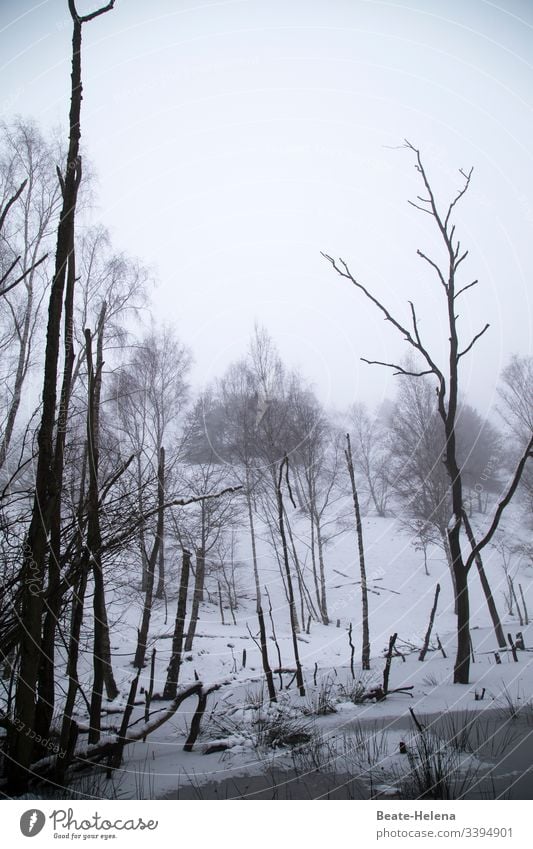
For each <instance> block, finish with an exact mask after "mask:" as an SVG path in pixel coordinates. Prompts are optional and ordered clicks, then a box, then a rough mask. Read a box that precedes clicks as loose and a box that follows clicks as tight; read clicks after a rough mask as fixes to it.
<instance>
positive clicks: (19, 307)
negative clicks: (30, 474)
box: [0, 119, 61, 469]
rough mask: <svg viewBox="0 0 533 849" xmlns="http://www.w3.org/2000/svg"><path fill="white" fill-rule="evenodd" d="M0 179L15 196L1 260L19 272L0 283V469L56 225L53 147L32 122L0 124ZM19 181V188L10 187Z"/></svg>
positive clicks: (0, 234)
mask: <svg viewBox="0 0 533 849" xmlns="http://www.w3.org/2000/svg"><path fill="white" fill-rule="evenodd" d="M0 145H1V150H2V154H1V159H0V183H1V189H2V192H3V194H4V195H5V194H6V192H7V193H11V194H12V196H13V197H16V200H15V201H14V203H13V204H12V206H11V207H10V210H9V218H8V219H7V221H6V222H5V223H4V226H3V228H2V230H1V231H0V256H1V259H2V266H6V267H7V268H8V269H10V268H11V267H12V266H13V264H14V273H15V275H16V276H17V278H20V280H19V282H20V285H19V286H17V288H16V289H15V288H14V286H12V287H11V288H12V291H9V290H7V289H5V288H4V290H3V292H2V294H3V295H4V298H3V300H2V302H1V304H0V307H1V313H0V315H1V317H2V318H3V320H4V321H5V323H6V325H7V327H6V330H7V332H8V334H9V340H10V344H9V347H8V351H7V352H6V355H4V356H3V357H2V371H3V374H2V378H3V382H4V392H5V395H4V399H5V408H4V410H3V416H4V419H3V426H2V431H1V438H0V469H1V468H2V467H3V466H4V464H5V462H6V459H7V456H8V452H9V447H10V445H11V440H12V438H13V433H14V429H15V423H16V419H17V414H18V412H19V408H20V401H21V398H22V391H23V388H24V385H25V383H26V379H27V377H28V374H29V373H30V371H31V365H32V355H33V353H34V349H35V347H36V344H37V343H38V341H39V340H40V333H39V319H40V317H41V315H42V309H41V307H42V302H43V299H44V297H45V294H46V291H47V285H48V279H49V278H48V272H49V265H48V262H46V261H44V262H39V260H40V259H41V258H42V257H43V256H44V255H45V251H48V250H49V248H50V246H51V236H52V234H53V232H54V228H57V214H58V212H59V207H60V203H61V189H60V186H59V183H58V180H57V176H56V171H55V162H54V157H55V151H54V150H53V147H52V145H51V144H50V143H49V142H47V141H46V140H45V139H44V138H43V136H42V135H41V133H40V132H39V130H38V129H37V127H36V126H35V124H33V123H31V122H28V121H22V120H21V119H17V120H16V121H14V122H13V123H12V124H11V125H9V124H6V123H3V124H2V125H1V126H0ZM23 184H24V190H23V191H22V192H20V193H18V192H17V191H16V187H17V186H22V185H23Z"/></svg>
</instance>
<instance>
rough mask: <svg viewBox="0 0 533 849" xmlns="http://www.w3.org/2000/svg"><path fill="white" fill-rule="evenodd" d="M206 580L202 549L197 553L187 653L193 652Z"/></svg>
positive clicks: (186, 640) (186, 642) (186, 644)
mask: <svg viewBox="0 0 533 849" xmlns="http://www.w3.org/2000/svg"><path fill="white" fill-rule="evenodd" d="M204 580H205V554H204V551H203V549H202V548H199V549H197V551H196V575H195V576H194V593H193V597H192V608H191V618H190V621H189V627H188V629H187V636H186V638H185V651H191V649H192V643H193V640H194V636H195V634H196V626H197V624H198V619H199V618H200V617H199V614H200V601H201V599H202V596H203V591H204Z"/></svg>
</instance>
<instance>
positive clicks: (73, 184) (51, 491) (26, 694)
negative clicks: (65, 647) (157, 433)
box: [6, 0, 114, 793]
mask: <svg viewBox="0 0 533 849" xmlns="http://www.w3.org/2000/svg"><path fill="white" fill-rule="evenodd" d="M113 3H114V0H111V2H110V3H108V4H107V5H106V6H104V7H102V8H101V9H98V10H97V11H96V12H93V13H91V14H89V15H84V16H80V15H78V13H77V11H76V7H75V0H68V6H69V11H70V14H71V17H72V23H73V31H72V75H71V79H72V85H71V95H70V113H69V148H68V154H67V165H66V170H65V174H64V177H62V192H63V206H62V211H61V217H60V221H59V226H58V231H57V246H56V259H55V270H54V277H53V280H52V286H51V290H50V300H49V308H48V326H47V331H46V347H45V359H44V380H43V392H42V411H41V422H40V426H39V433H38V436H37V445H38V454H37V467H36V472H35V489H34V499H33V508H32V517H31V522H30V527H29V530H28V535H27V538H26V541H25V543H24V549H23V562H22V571H21V617H22V621H23V623H24V628H23V629H22V639H21V645H20V670H19V678H18V684H17V692H16V699H15V713H16V715H17V718H18V727H17V728H16V729H13V730H12V731H11V732H10V739H9V743H8V752H9V757H8V759H7V769H6V772H7V778H8V783H9V790H10V792H12V793H20V792H22V791H23V790H24V789H25V788H26V786H27V783H28V778H29V773H28V769H29V766H30V764H31V760H32V754H33V745H34V744H33V739H32V734H33V732H34V731H35V717H36V701H35V690H36V687H37V678H38V674H39V667H40V663H41V619H42V611H43V585H44V574H45V568H46V558H47V554H48V535H49V532H50V523H51V519H52V514H53V511H54V504H55V499H56V498H57V494H58V493H57V489H58V485H59V484H60V482H59V481H57V480H56V478H55V475H54V474H53V471H54V469H53V462H54V451H53V435H54V424H55V417H56V401H57V396H56V384H57V373H58V359H59V344H60V335H61V317H62V312H63V292H64V288H65V278H66V273H67V266H68V259H69V254H70V251H71V248H72V245H73V232H74V215H75V211H76V201H77V194H78V188H79V184H80V178H81V170H80V158H79V142H80V135H81V132H80V115H81V100H82V82H81V40H82V25H83V24H84V23H86V22H87V21H89V20H92V19H93V18H95V17H97V16H98V15H100V14H103V13H104V12H107V11H108V10H109V9H112V8H113Z"/></svg>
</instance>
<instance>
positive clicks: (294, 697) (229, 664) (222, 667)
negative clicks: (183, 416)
mask: <svg viewBox="0 0 533 849" xmlns="http://www.w3.org/2000/svg"><path fill="white" fill-rule="evenodd" d="M292 520H293V526H294V531H295V534H296V535H297V536H299V537H301V539H302V540H303V539H304V537H305V534H306V525H305V519H304V518H303V517H297V516H296V514H295V515H294V517H293V519H292ZM474 521H475V522H476V524H477V526H478V528H479V529H481V528H482V526H483V522H484V521H487V518H486V517H483V516H480V517H478V518H477V519H476V518H475V517H474ZM518 521H519V514H518V510H517V509H514V510H511V511H510V512H509V514H508V516H507V517H506V524H507V527H508V529H512V528H513V525H514V524H515V523H517V522H518ZM364 538H365V549H366V564H367V574H368V585H369V589H370V595H369V607H370V639H371V671H370V672H364V673H361V670H360V665H359V661H360V652H361V591H360V584H359V583H358V581H359V563H358V557H357V544H356V538H355V534H354V533H351V532H347V533H344V534H342V535H340V536H338V537H336V538H335V539H334V541H333V542H332V543H331V545H330V546H329V547H328V548H327V550H326V573H327V581H328V588H327V593H328V608H329V616H330V620H331V624H330V625H328V626H325V625H323V624H318V623H317V622H314V621H313V622H311V625H310V629H309V633H307V632H306V629H305V627H304V628H302V630H301V633H300V634H299V637H298V646H299V650H300V659H301V663H302V666H303V670H304V677H305V686H306V691H307V693H306V696H305V697H301V696H299V695H298V692H297V690H296V686H295V682H294V681H292V683H291V678H292V676H291V675H290V674H283V676H282V678H283V685H284V689H283V690H282V691H280V692H279V704H278V705H277V706H270V707H269V705H268V700H267V698H266V695H265V692H264V690H265V689H266V688H263V674H262V667H261V661H260V655H259V651H258V648H257V646H256V644H255V643H254V641H253V639H252V637H251V636H250V631H251V633H252V634H253V635H254V636H256V635H257V632H258V625H257V618H256V614H255V603H254V595H253V573H252V566H251V561H250V557H251V552H250V551H249V544H248V538H247V535H246V533H245V531H244V530H243V531H242V532H241V534H240V541H239V547H238V552H237V555H238V558H239V560H240V561H241V564H242V565H241V566H240V568H239V585H240V587H241V592H242V594H243V595H244V598H243V600H242V601H241V604H240V606H239V608H238V610H236V611H235V615H236V620H237V624H236V625H235V624H233V623H232V622H231V616H230V613H229V611H225V620H226V624H225V625H223V624H222V623H221V617H220V611H219V608H218V604H216V603H215V596H214V595H213V603H209V602H204V603H203V604H202V605H201V611H200V621H199V623H198V628H197V633H196V637H195V641H194V646H193V650H192V651H191V652H190V653H188V654H186V655H185V661H184V663H183V665H182V667H181V671H180V685H182V684H186V683H188V682H193V681H194V680H195V673H196V674H197V675H198V677H199V678H200V680H201V681H202V682H204V684H211V683H217V682H224V684H223V686H222V687H221V688H220V689H219V690H218V691H217V692H215V693H213V694H212V695H211V696H210V697H209V703H208V708H207V712H206V715H205V718H204V723H203V726H202V732H201V735H200V737H199V739H198V741H197V743H196V745H195V747H194V751H193V752H184V751H183V744H184V741H185V737H186V733H187V728H188V725H189V723H190V720H191V715H192V712H193V711H194V709H195V707H196V699H195V698H191V699H189V700H188V701H186V702H185V703H184V704H183V705H182V706H181V707H180V709H179V710H178V712H177V713H176V714H175V715H174V717H173V718H172V719H171V720H169V721H168V722H166V723H165V724H164V725H163V726H162V727H161V728H160V729H159V730H158V731H157V732H155V733H154V734H152V735H150V737H149V738H148V740H147V741H146V742H145V743H142V742H139V743H135V744H132V745H130V746H128V747H127V748H126V750H125V753H124V763H123V766H122V767H121V769H120V770H119V771H117V773H116V774H115V777H114V784H115V790H112V788H111V784H109V783H108V784H107V785H106V782H105V781H103V783H101V784H100V785H99V786H98V789H94V788H92V789H89V788H87V789H86V792H87V793H89V794H93V793H94V794H97V793H98V794H102V795H104V794H107V793H108V792H109V794H111V793H112V792H116V793H117V794H118V795H119V796H121V797H123V796H125V797H133V798H143V797H157V798H162V797H165V796H171V797H176V795H179V788H184V787H188V788H189V791H188V792H189V793H190V792H191V788H193V791H192V792H194V788H197V790H198V795H199V796H201V795H202V790H201V788H202V787H203V786H204V785H206V783H207V782H210V783H212V782H223V781H228V779H235V778H236V777H237V776H243V775H248V776H252V777H253V776H257V775H265V770H267V771H268V770H272V769H273V768H279V769H288V768H289V767H291V768H293V769H296V770H298V769H301V770H303V771H304V772H305V769H306V764H307V765H309V757H310V754H309V750H310V748H311V749H314V751H315V757H318V758H320V757H324V752H327V753H329V754H328V757H329V758H330V759H332V760H333V761H334V762H335V764H334V765H335V772H337V773H339V774H341V773H342V774H345V773H346V772H351V774H353V773H354V770H355V771H358V770H362V771H363V772H364V770H363V769H362V766H361V756H360V755H358V756H357V757H355V759H354V757H353V749H354V747H353V740H354V739H356V738H357V735H358V734H360V733H361V732H360V730H361V728H364V729H366V730H367V732H368V733H370V736H371V737H372V730H373V731H374V732H375V731H376V723H378V725H379V734H378V735H376V734H374V737H375V740H376V741H377V740H378V737H379V738H380V741H381V742H379V744H378V743H372V746H373V747H374V750H375V751H374V755H373V756H372V757H371V758H370V760H371V761H372V762H373V763H374V764H377V765H378V767H377V769H378V772H377V774H378V776H379V770H380V769H381V770H382V772H384V773H385V772H386V773H387V774H390V773H391V769H392V772H394V770H395V769H396V767H397V763H398V762H399V763H400V764H401V763H404V762H405V758H403V761H402V758H401V756H400V757H399V756H398V752H399V743H400V741H401V740H402V741H407V740H408V739H409V740H411V743H410V744H409V745H414V742H413V741H414V738H413V737H412V732H413V731H414V730H415V729H414V725H413V723H412V721H411V719H410V714H409V708H412V709H413V710H414V712H415V715H416V716H417V717H425V718H426V719H425V720H424V721H428V720H427V716H428V715H436V716H440V715H443V714H450V713H451V712H464V711H472V712H473V711H486V710H487V709H491V708H497V709H499V710H501V711H502V713H501V714H500V715H501V716H502V717H505V716H507V718H509V717H510V715H511V713H512V711H513V710H515V712H516V709H518V708H519V707H520V706H522V707H523V709H524V710H526V709H528V710H529V709H530V707H531V701H532V698H533V664H532V659H533V653H530V652H529V651H528V650H526V651H519V652H518V663H515V662H514V661H513V659H512V656H511V652H510V651H503V652H501V663H500V664H497V663H496V659H495V656H494V652H495V651H496V650H497V643H496V640H495V637H494V633H493V630H492V627H491V624H490V618H489V614H488V610H487V606H486V602H485V599H484V597H483V593H482V590H481V585H480V581H479V577H478V574H477V570H476V568H475V566H474V567H473V568H472V571H471V573H470V581H469V585H470V594H471V627H472V648H473V653H474V658H475V662H473V663H472V664H471V673H470V681H471V683H470V684H469V685H454V684H453V683H452V681H453V661H454V655H455V646H456V637H455V627H456V619H455V615H454V609H453V596H452V585H451V579H450V573H449V569H448V566H447V564H446V561H445V559H444V556H443V553H442V552H441V551H440V550H439V549H437V548H434V549H432V550H431V551H430V552H429V558H428V569H429V573H430V574H429V575H427V574H425V570H424V565H423V557H422V555H421V553H420V552H418V551H415V549H414V548H413V546H412V544H411V541H410V540H409V538H408V536H407V535H406V534H405V532H403V531H402V530H401V528H400V526H399V524H398V523H397V522H396V521H395V520H394V519H383V518H377V517H373V516H368V517H366V518H365V519H364ZM297 545H299V549H300V555H301V558H302V562H304V561H305V556H306V555H305V545H304V544H303V542H300V543H299V544H298V543H297ZM259 556H260V562H259V568H260V575H261V582H262V584H263V585H266V586H268V590H269V593H270V596H271V599H272V606H273V617H274V622H275V628H276V633H277V640H278V644H279V647H280V652H281V659H282V666H283V667H289V668H293V667H294V656H293V650H292V642H291V635H290V628H289V610H288V606H287V601H286V598H285V593H284V589H283V583H282V579H281V576H280V571H279V568H278V564H277V562H276V560H275V557H274V555H273V552H272V549H271V548H270V546H269V545H268V544H267V542H266V540H262V541H260V544H259ZM309 560H310V558H309V556H307V561H306V563H307V565H306V575H307V579H308V580H307V582H308V585H309V588H310V589H312V580H311V579H310V575H309V569H310V566H309ZM484 564H485V568H486V572H487V576H488V578H489V581H490V583H491V586H492V589H493V593H494V596H495V600H496V604H497V606H498V609H499V612H500V614H501V617H502V622H503V627H504V631H505V634H506V635H507V633H510V634H511V635H512V637H513V639H514V638H515V635H516V633H517V631H522V632H523V635H524V641H525V646H526V649H528V647H529V646H531V647H532V652H533V627H531V626H525V627H520V625H519V622H518V618H517V614H516V610H515V611H514V615H513V616H510V615H509V613H508V612H506V605H505V603H504V592H505V591H506V590H507V579H506V576H505V574H504V571H503V569H502V565H501V552H499V551H498V550H497V548H495V547H490V548H488V549H487V550H486V553H485V557H484ZM511 573H512V574H513V576H514V581H515V585H516V586H518V583H520V585H521V587H522V590H523V593H524V596H525V599H526V604H527V606H528V608H529V610H530V611H531V612H532V613H533V581H532V578H533V568H532V565H531V564H530V563H528V562H527V560H525V559H520V558H519V557H517V556H516V557H515V558H514V559H512V560H511ZM437 583H440V586H441V593H440V597H439V602H438V609H437V614H436V617H435V623H434V627H433V634H432V639H431V643H430V651H429V653H428V654H427V657H426V659H425V661H424V662H420V661H419V660H418V652H419V649H420V646H421V645H422V642H423V638H424V634H425V632H426V629H427V626H428V620H429V614H430V611H431V607H432V604H433V599H434V594H435V588H436V585H437ZM133 584H134V580H133V581H132V587H133ZM176 589H177V587H176ZM175 596H176V594H175V593H173V592H172V590H171V589H170V588H169V590H168V599H167V602H168V604H167V608H166V610H165V605H164V604H163V603H161V602H158V603H157V606H156V607H155V609H154V613H153V618H152V623H151V628H150V649H149V651H148V654H147V657H149V655H150V651H151V648H152V647H155V648H156V651H157V655H156V675H155V686H154V692H156V693H157V692H162V689H163V686H164V682H165V677H166V667H167V664H168V661H169V658H170V651H171V636H172V631H173V623H174V616H175V607H176V597H175ZM297 599H298V595H297ZM265 606H266V608H267V610H268V605H265ZM110 609H111V618H113V617H115V618H118V617H119V619H120V621H119V623H118V624H116V625H115V626H114V627H113V629H112V650H113V664H114V671H115V675H116V678H117V682H118V683H119V686H120V689H121V693H122V694H123V695H122V696H121V697H119V698H118V699H117V700H116V701H115V702H114V703H113V708H115V707H118V706H120V705H121V704H124V701H125V699H126V696H127V693H128V689H129V682H130V681H131V679H132V677H133V675H134V670H133V668H132V666H131V660H132V659H133V652H134V649H135V642H136V636H137V627H138V624H139V620H140V613H141V596H140V593H138V592H136V591H135V590H134V589H131V590H130V591H128V592H126V593H125V591H124V589H122V590H121V591H120V592H118V593H117V595H116V597H115V600H114V603H113V604H112V605H111V608H110ZM298 611H300V607H299V599H298ZM165 615H166V620H165ZM228 622H230V623H231V624H228ZM350 623H352V625H353V642H354V644H355V647H356V650H355V677H356V680H361V681H362V682H363V685H364V687H367V688H370V687H371V686H373V685H375V684H379V683H381V681H382V677H383V668H384V654H385V651H386V648H387V645H388V641H389V637H390V636H391V635H392V634H393V633H397V634H398V639H397V649H398V650H399V651H400V652H401V654H402V655H403V657H402V656H399V655H398V656H395V657H394V658H393V661H392V667H391V674H390V683H389V687H390V688H391V689H396V688H399V687H402V686H406V687H412V688H413V689H412V690H411V691H410V695H408V694H402V693H396V694H395V693H391V694H390V695H389V696H388V697H387V698H386V700H384V701H380V702H376V701H365V702H364V703H362V704H354V703H353V701H351V700H350V698H349V691H350V690H351V689H353V679H352V675H351V672H350V646H349V640H348V627H349V625H350ZM266 625H267V633H268V634H269V636H270V634H271V632H272V628H271V623H270V620H269V617H268V615H267V619H266ZM305 625H307V622H306V623H305ZM436 635H438V636H439V638H440V640H441V643H442V646H443V648H444V651H445V653H446V655H447V657H446V658H444V657H443V655H442V653H441V652H440V651H439V650H437V648H436V642H435V640H436ZM244 649H245V650H246V665H245V666H243V650H244ZM269 654H270V660H271V665H272V666H273V667H274V668H275V667H277V666H278V659H277V651H276V648H275V645H274V643H273V641H272V640H269ZM83 656H84V657H85V658H86V662H89V661H90V652H89V651H87V652H86V653H85V654H84V655H83ZM85 671H86V674H87V681H89V680H90V669H89V668H88V667H87V669H86V670H85ZM148 678H149V665H148V666H147V667H146V669H145V670H144V672H143V674H142V675H141V680H140V685H141V686H143V687H147V686H148ZM275 681H276V686H277V687H278V689H279V684H280V678H279V675H276V676H275ZM289 683H290V687H289V689H286V687H287V685H288V684H289ZM262 691H263V692H262ZM482 691H484V693H483V699H481V698H477V696H479V695H480V694H481V693H482ZM261 693H262V696H263V698H264V702H263V704H262V706H261V701H262V698H261ZM321 694H322V695H321ZM138 698H139V700H140V701H142V699H143V696H142V694H141V695H140V696H138ZM321 698H322V700H323V701H324V702H327V703H328V704H331V705H332V706H333V708H334V710H335V712H331V713H328V712H326V713H325V714H324V715H322V714H321V713H320V711H318V714H320V715H317V706H318V704H319V701H320V699H321ZM121 699H122V702H121ZM163 705H164V703H163ZM163 705H162V704H161V702H157V701H154V702H153V703H152V708H151V709H152V712H154V711H156V710H159V709H161V707H163ZM503 711H506V712H507V713H506V714H504V713H503ZM280 714H281V716H282V717H283V723H282V724H283V727H284V729H285V731H286V730H287V727H288V728H289V731H290V730H291V729H292V730H293V731H294V733H295V734H297V733H303V734H304V735H305V734H310V735H311V736H312V739H313V740H315V741H316V740H317V739H319V740H320V744H317V743H315V744H313V746H311V747H310V746H309V745H307V748H306V745H305V743H303V742H302V743H298V742H296V744H295V745H293V746H292V747H291V746H283V745H279V746H278V745H276V742H277V741H276V739H275V733H276V731H275V730H276V728H277V725H276V718H278V717H279V716H280ZM143 715H144V708H143V707H142V706H139V707H138V708H136V712H135V713H134V715H133V720H135V719H139V720H140V721H142V719H141V718H142V717H143ZM117 717H119V714H114V713H111V714H109V716H108V717H107V719H106V720H105V722H104V725H107V727H108V728H109V730H110V731H111V730H113V729H115V730H116V725H114V722H118V719H117ZM80 719H81V717H80ZM408 720H409V723H410V725H409V724H408ZM272 729H274V730H272ZM387 729H388V730H387ZM383 732H387V733H386V734H385V736H383ZM354 734H355V737H354ZM478 734H479V732H478ZM524 734H525V735H526V736H527V735H528V734H529V732H528V731H527V728H526V730H525V731H524V732H523V735H522V736H524ZM409 735H411V736H409ZM302 739H303V738H302ZM332 741H334V742H332ZM365 746H366V744H365ZM365 746H363V751H364V752H366V747H365ZM376 746H377V748H376ZM210 748H211V749H215V750H216V751H213V752H212V753H209V754H206V753H205V751H206V749H210ZM222 748H223V750H222V751H221V749H222ZM347 748H348V749H349V750H350V751H351V753H352V754H351V755H350V758H351V760H350V758H348V759H347V755H346V751H347ZM295 750H296V751H298V752H300V753H302V752H303V754H300V755H296V756H295V754H294V752H295ZM494 754H495V755H496V754H497V753H496V752H494ZM365 757H366V760H367V762H368V761H369V757H370V756H369V755H368V752H366V755H364V756H362V759H363V760H364V759H365ZM468 757H470V756H469V755H467V753H462V754H461V758H467V760H468ZM295 758H296V759H295ZM298 758H299V759H300V760H298ZM306 758H307V760H306ZM391 758H392V761H391ZM348 761H350V763H349V762H348ZM350 764H351V765H350ZM385 767H387V769H385ZM456 767H457V764H455V766H454V767H453V768H454V769H455V768H456ZM450 768H451V767H450ZM326 771H327V770H326ZM372 780H373V782H374V790H375V787H376V786H378V785H379V786H381V785H380V783H379V781H378V782H377V785H376V784H375V782H376V775H375V774H374V775H373V779H372ZM382 785H383V786H382V791H383V793H385V794H386V792H387V789H386V788H387V786H388V784H387V781H385V782H384V783H383V782H382ZM210 786H212V785H210ZM378 792H380V791H379V787H378Z"/></svg>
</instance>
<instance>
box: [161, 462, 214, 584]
mask: <svg viewBox="0 0 533 849" xmlns="http://www.w3.org/2000/svg"><path fill="white" fill-rule="evenodd" d="M159 458H160V462H159V469H158V473H157V481H158V491H159V512H158V514H157V523H158V524H157V539H158V547H159V555H158V567H159V568H158V571H159V577H158V580H157V590H156V594H155V597H156V598H157V599H161V598H163V596H164V595H165V511H164V509H163V504H164V503H165V449H164V448H161V449H160V451H159ZM161 458H162V460H161ZM203 506H204V505H203V503H202V509H203Z"/></svg>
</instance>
